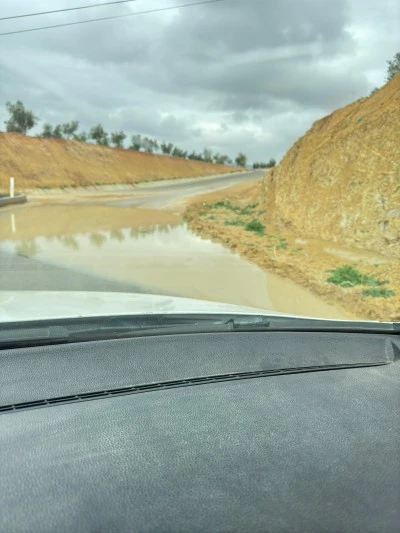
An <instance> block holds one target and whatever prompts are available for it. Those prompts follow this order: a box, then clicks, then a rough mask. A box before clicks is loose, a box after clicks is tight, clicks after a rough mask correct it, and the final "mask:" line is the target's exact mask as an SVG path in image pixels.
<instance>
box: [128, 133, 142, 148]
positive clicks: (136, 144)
mask: <svg viewBox="0 0 400 533" xmlns="http://www.w3.org/2000/svg"><path fill="white" fill-rule="evenodd" d="M141 147H142V136H141V135H132V138H131V145H130V147H129V150H135V151H136V152H140V149H141Z"/></svg>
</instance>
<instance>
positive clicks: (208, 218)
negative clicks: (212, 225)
mask: <svg viewBox="0 0 400 533" xmlns="http://www.w3.org/2000/svg"><path fill="white" fill-rule="evenodd" d="M206 220H217V219H216V217H215V216H214V215H210V216H209V217H206Z"/></svg>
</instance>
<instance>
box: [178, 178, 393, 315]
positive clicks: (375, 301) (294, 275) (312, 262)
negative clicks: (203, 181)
mask: <svg viewBox="0 0 400 533" xmlns="http://www.w3.org/2000/svg"><path fill="white" fill-rule="evenodd" d="M186 205H187V207H186V210H185V213H184V218H185V221H186V222H187V224H188V226H189V228H190V229H191V230H192V231H194V232H195V233H197V234H198V235H200V236H202V237H205V238H208V239H211V240H213V241H218V242H220V243H222V244H224V245H226V246H228V247H229V248H230V249H232V250H234V251H235V252H237V253H239V254H240V255H242V256H243V257H245V258H247V259H248V260H250V261H252V262H254V263H256V264H257V265H258V266H260V267H261V268H263V269H265V270H267V271H272V272H274V273H276V274H278V275H279V276H281V277H284V278H287V279H290V280H292V281H294V282H296V283H298V284H300V285H302V286H303V287H306V288H307V289H309V290H311V291H312V292H314V293H315V294H317V295H319V296H321V297H322V298H323V299H324V300H325V301H326V302H327V303H329V304H332V305H335V306H336V307H338V308H342V309H343V310H344V311H345V312H346V313H347V314H348V315H350V316H352V317H354V318H359V319H366V320H382V321H399V320H400V305H399V301H400V298H399V296H400V269H399V268H398V259H397V258H393V257H388V256H385V255H380V254H374V253H371V252H369V251H368V250H362V249H358V248H357V249H354V248H353V249H350V248H348V247H345V246H341V245H340V244H338V243H336V242H327V241H321V240H318V238H315V239H304V238H302V236H300V235H295V234H294V233H291V232H290V231H288V230H285V231H282V230H281V229H280V228H277V227H276V226H275V225H274V222H273V220H271V219H270V218H269V217H268V212H267V211H266V210H265V205H266V202H265V198H264V187H263V186H262V182H261V181H258V182H251V183H250V184H249V183H244V184H240V185H237V186H235V187H232V188H230V189H225V190H223V191H216V192H213V193H208V194H206V195H203V196H200V197H199V196H198V197H196V199H195V200H194V201H191V202H187V204H186ZM316 237H317V236H316Z"/></svg>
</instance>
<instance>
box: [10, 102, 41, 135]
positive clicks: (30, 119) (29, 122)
mask: <svg viewBox="0 0 400 533" xmlns="http://www.w3.org/2000/svg"><path fill="white" fill-rule="evenodd" d="M6 108H7V111H8V112H9V113H10V118H9V119H8V120H6V121H5V122H4V123H5V125H6V130H7V131H8V132H11V131H15V132H18V133H23V134H24V135H26V132H27V131H28V130H30V129H32V128H33V127H34V126H35V124H37V121H38V118H37V117H35V115H34V114H33V113H32V111H29V110H28V109H25V107H24V104H23V103H22V102H21V100H17V101H16V102H15V104H12V103H11V102H7V103H6Z"/></svg>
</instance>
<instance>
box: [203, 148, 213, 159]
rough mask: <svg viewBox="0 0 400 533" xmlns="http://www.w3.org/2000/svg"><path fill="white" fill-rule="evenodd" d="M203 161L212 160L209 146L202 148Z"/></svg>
mask: <svg viewBox="0 0 400 533" xmlns="http://www.w3.org/2000/svg"><path fill="white" fill-rule="evenodd" d="M203 161H206V162H207V163H212V161H213V153H212V151H211V150H210V149H209V148H204V150H203Z"/></svg>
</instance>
